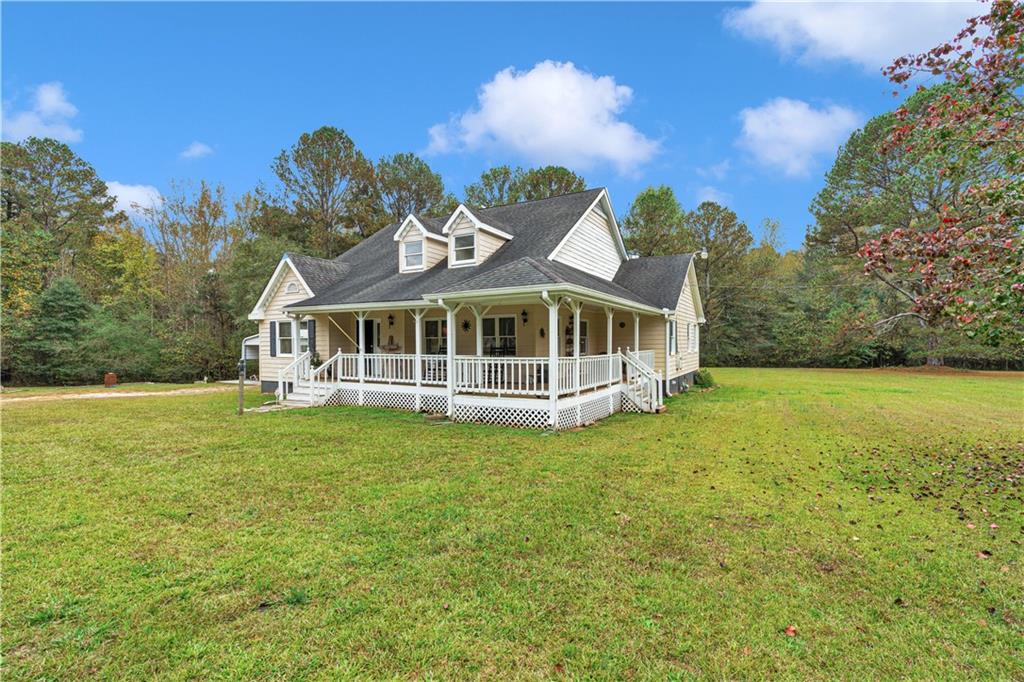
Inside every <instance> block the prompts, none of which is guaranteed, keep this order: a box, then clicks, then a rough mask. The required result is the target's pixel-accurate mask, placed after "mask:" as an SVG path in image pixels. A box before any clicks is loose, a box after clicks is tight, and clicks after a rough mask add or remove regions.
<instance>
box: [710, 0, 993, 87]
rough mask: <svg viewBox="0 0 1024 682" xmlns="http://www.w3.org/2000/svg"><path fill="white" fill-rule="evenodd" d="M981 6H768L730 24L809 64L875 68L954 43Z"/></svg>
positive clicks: (740, 13) (737, 14)
mask: <svg viewBox="0 0 1024 682" xmlns="http://www.w3.org/2000/svg"><path fill="white" fill-rule="evenodd" d="M985 11H986V8H985V7H984V6H982V5H981V4H979V3H978V2H962V1H959V2H942V1H939V0H932V1H931V2H835V3H831V2H765V1H764V0H758V1H757V2H754V3H753V4H751V5H749V6H748V7H745V8H743V9H736V10H730V11H729V12H727V13H726V15H725V25H726V26H728V27H729V28H731V29H733V30H735V31H737V32H738V33H740V34H741V35H743V36H745V37H747V38H751V39H754V40H763V41H767V42H769V43H772V44H774V45H775V47H776V48H777V49H778V50H779V51H780V52H782V53H783V54H784V55H786V56H792V57H796V58H798V59H799V60H800V61H801V62H804V63H814V62H818V61H822V60H848V61H852V62H855V63H857V64H860V65H862V66H864V67H865V68H867V69H870V70H874V69H879V68H881V67H883V66H886V65H888V64H890V63H891V62H892V60H893V59H895V58H896V57H900V56H903V55H904V54H908V53H920V52H924V51H926V50H929V49H931V48H932V47H934V46H936V45H938V44H940V43H942V42H944V41H946V40H949V39H950V38H952V37H953V36H954V35H956V33H957V31H959V30H960V29H961V28H962V27H963V26H964V23H965V22H966V20H967V19H968V18H969V17H972V16H976V15H978V14H983V13H984V12H985Z"/></svg>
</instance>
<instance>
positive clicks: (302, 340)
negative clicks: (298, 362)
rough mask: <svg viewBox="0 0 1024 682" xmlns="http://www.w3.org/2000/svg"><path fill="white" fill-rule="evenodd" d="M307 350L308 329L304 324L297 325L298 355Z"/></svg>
mask: <svg viewBox="0 0 1024 682" xmlns="http://www.w3.org/2000/svg"><path fill="white" fill-rule="evenodd" d="M307 350H309V327H308V326H307V325H306V324H305V323H300V324H299V353H300V354H301V353H305V352H306V351H307Z"/></svg>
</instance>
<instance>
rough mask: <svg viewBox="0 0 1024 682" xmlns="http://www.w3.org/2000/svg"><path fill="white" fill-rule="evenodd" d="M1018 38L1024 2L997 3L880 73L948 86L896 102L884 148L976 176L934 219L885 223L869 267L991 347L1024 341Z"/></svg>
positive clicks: (1022, 84) (870, 251)
mask: <svg viewBox="0 0 1024 682" xmlns="http://www.w3.org/2000/svg"><path fill="white" fill-rule="evenodd" d="M1022 35H1024V6H1022V3H1021V2H1019V1H1017V0H996V1H995V2H993V3H992V4H991V5H990V6H989V12H988V14H985V15H983V16H979V17H975V18H973V19H971V20H969V21H968V23H967V25H966V26H965V27H964V29H963V30H961V31H960V32H959V33H958V34H957V36H956V37H955V38H954V39H953V40H951V41H950V42H947V43H944V44H942V45H939V46H937V47H935V48H933V49H931V50H929V51H928V52H926V53H923V54H919V55H910V56H905V57H901V58H899V59H897V60H896V61H895V62H893V64H892V65H891V66H889V67H887V68H886V69H885V70H884V73H885V75H887V76H888V77H889V78H890V79H891V80H892V81H893V82H895V83H897V84H902V85H903V86H904V87H906V86H907V84H908V83H909V82H910V81H911V80H912V79H915V77H922V78H928V77H940V78H942V79H944V80H945V82H946V89H945V90H944V92H943V94H942V95H941V96H939V97H936V98H935V99H934V100H933V101H932V102H930V103H929V104H928V106H926V107H924V108H923V109H922V110H921V111H918V112H916V113H911V112H910V111H909V110H908V109H907V108H906V107H901V108H900V109H899V110H897V112H896V118H897V122H896V124H895V125H894V126H893V128H892V130H891V132H890V134H889V136H888V138H887V140H886V142H885V146H886V148H887V149H886V151H889V150H892V149H899V150H901V151H903V152H905V153H908V154H914V155H915V157H916V158H918V159H920V160H921V162H922V163H928V164H935V165H936V166H937V167H938V168H939V169H940V171H939V172H940V174H943V175H946V176H948V177H953V176H957V177H961V178H963V177H965V174H966V177H967V178H968V179H969V180H972V181H969V182H967V183H965V185H964V187H963V189H961V190H959V191H957V192H956V193H955V194H954V198H953V200H952V201H951V202H949V203H947V204H944V205H942V206H939V207H936V209H935V211H934V220H932V221H929V222H928V223H927V224H924V225H914V226H911V227H910V228H897V229H893V230H891V231H888V232H886V233H884V234H883V235H881V236H880V237H878V238H877V239H873V240H870V241H868V242H867V243H865V244H864V245H863V247H862V248H861V250H860V255H861V257H862V258H864V259H865V269H866V271H868V272H876V274H877V273H888V274H893V275H897V276H899V277H901V278H908V279H909V280H910V281H911V282H912V286H911V287H909V289H910V291H911V298H912V301H913V303H912V308H911V310H909V311H908V312H906V313H904V314H905V315H907V316H914V317H917V318H919V319H920V320H921V321H922V322H924V323H925V324H928V325H938V324H941V323H943V322H944V321H947V320H950V321H954V322H955V323H957V324H959V325H963V326H964V327H965V329H966V330H967V331H968V333H969V334H973V335H978V334H981V335H982V337H983V338H984V339H986V340H988V341H990V342H992V343H1007V342H1008V343H1011V344H1019V345H1022V347H1024V342H1022V339H1024V240H1022V233H1024V106H1022V102H1021V92H1022V88H1024V46H1022V41H1021V36H1022ZM921 87H922V88H923V86H921ZM894 94H895V93H894Z"/></svg>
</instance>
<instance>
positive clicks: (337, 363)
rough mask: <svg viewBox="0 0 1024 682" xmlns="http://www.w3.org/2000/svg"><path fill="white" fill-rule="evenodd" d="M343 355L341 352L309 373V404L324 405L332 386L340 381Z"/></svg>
mask: <svg viewBox="0 0 1024 682" xmlns="http://www.w3.org/2000/svg"><path fill="white" fill-rule="evenodd" d="M342 356H343V353H342V352H341V351H340V350H339V351H338V352H337V353H335V354H334V355H332V356H331V357H330V358H328V360H327V362H325V363H324V364H322V365H320V366H319V367H317V368H316V369H314V370H312V371H311V372H310V373H309V404H310V405H322V404H323V402H324V401H325V400H326V399H327V396H328V394H329V393H330V385H331V384H332V383H334V382H336V381H339V379H340V369H341V363H342Z"/></svg>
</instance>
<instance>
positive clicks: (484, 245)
mask: <svg viewBox="0 0 1024 682" xmlns="http://www.w3.org/2000/svg"><path fill="white" fill-rule="evenodd" d="M444 230H445V232H446V233H447V234H448V236H449V240H448V265H449V267H459V266H460V265H462V264H456V263H455V242H456V238H457V237H460V236H463V235H467V234H471V235H474V237H475V238H476V260H475V261H474V262H473V263H472V264H474V265H479V264H480V263H483V262H484V261H485V260H487V259H488V258H489V257H490V256H491V254H493V253H494V252H495V251H497V250H498V249H500V248H501V247H502V245H504V244H505V242H506V241H508V239H511V238H512V235H509V234H506V233H503V232H502V231H501V230H498V229H496V228H494V227H491V226H490V225H486V224H483V223H481V222H480V221H479V220H477V219H475V217H474V216H473V215H472V214H471V213H470V212H469V210H468V209H465V208H463V207H460V210H457V211H456V212H455V213H454V214H452V218H451V220H449V221H448V223H447V224H446V225H445V227H444ZM501 235H504V236H501ZM467 264H468V263H467Z"/></svg>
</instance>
